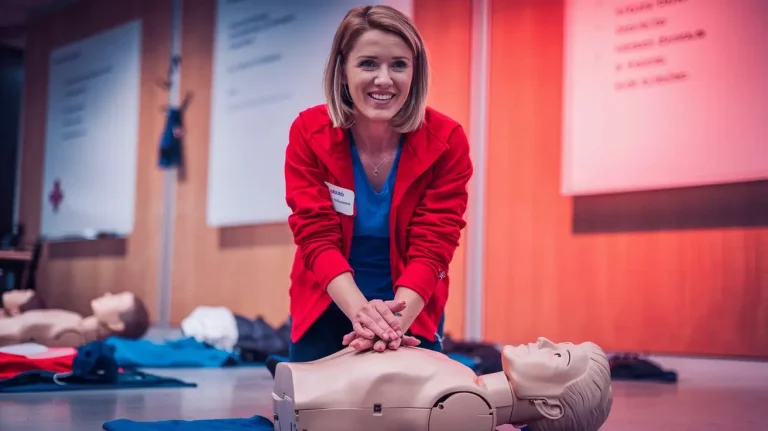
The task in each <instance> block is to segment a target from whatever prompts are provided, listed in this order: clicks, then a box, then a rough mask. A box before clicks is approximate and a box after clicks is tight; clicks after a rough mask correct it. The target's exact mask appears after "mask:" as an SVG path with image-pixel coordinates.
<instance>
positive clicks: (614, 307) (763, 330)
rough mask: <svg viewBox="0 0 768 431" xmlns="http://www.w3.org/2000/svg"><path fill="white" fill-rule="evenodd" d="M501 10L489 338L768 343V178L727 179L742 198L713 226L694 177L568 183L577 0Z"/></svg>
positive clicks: (711, 190)
mask: <svg viewBox="0 0 768 431" xmlns="http://www.w3.org/2000/svg"><path fill="white" fill-rule="evenodd" d="M491 21H492V23H491V24H492V31H491V65H490V67H491V77H490V85H491V89H492V90H491V92H490V101H489V103H490V116H489V120H488V121H489V149H488V172H487V175H488V177H487V178H488V179H487V184H488V195H487V205H488V206H487V210H486V214H487V220H486V223H487V238H486V241H487V242H486V253H485V254H486V256H487V261H486V283H487V284H486V286H485V289H486V292H487V293H486V297H485V316H484V325H485V328H486V330H485V336H486V339H488V340H490V341H494V342H503V343H521V342H528V341H530V340H534V339H535V338H536V337H538V336H546V337H549V338H551V339H553V340H561V341H581V340H593V341H595V342H597V343H599V344H601V345H602V346H603V347H604V348H606V349H609V350H622V351H639V352H659V353H689V354H705V355H726V356H750V357H768V229H767V228H766V224H765V223H764V220H765V214H768V208H766V206H765V199H764V198H760V196H765V195H766V193H768V184H767V183H756V184H749V185H732V186H727V189H728V190H729V191H728V192H726V194H730V195H731V196H735V199H737V200H738V202H733V201H732V200H731V202H730V204H729V205H730V206H728V207H727V208H725V211H722V208H721V211H715V210H711V213H710V214H706V215H703V216H701V217H698V218H703V219H708V221H707V222H706V223H702V225H700V226H695V220H696V219H697V215H696V214H692V213H689V212H687V211H686V206H689V207H691V205H689V204H690V202H687V200H689V199H684V198H682V197H681V191H672V190H670V191H661V192H652V193H642V194H628V195H615V196H601V197H598V198H595V199H575V200H572V199H569V198H566V197H563V196H561V195H560V191H559V184H560V155H561V139H560V133H561V130H562V128H561V123H562V115H561V108H562V102H561V92H562V54H563V44H562V37H563V1H562V0H547V1H541V0H492V12H491ZM722 188H723V187H703V188H698V189H696V190H695V191H683V193H689V192H690V193H689V194H688V195H687V196H688V197H689V198H690V199H693V200H696V201H697V202H698V204H697V205H698V207H702V208H706V207H707V206H708V205H717V204H718V201H721V200H723V199H724V198H723V192H722ZM697 205H693V207H696V206H697ZM646 207H653V208H656V209H659V208H663V209H665V211H666V213H665V214H664V216H663V218H664V220H663V222H660V223H650V222H648V221H645V222H644V221H643V215H649V216H650V215H651V214H649V213H644V211H646V210H645V208H646ZM606 208H611V209H613V210H614V216H615V217H624V218H625V220H631V219H633V218H634V219H636V222H637V223H635V225H636V226H631V223H629V224H628V223H624V225H623V226H618V228H617V225H622V223H616V222H615V221H614V220H609V219H607V218H604V219H602V220H601V219H600V217H605V216H606V214H608V213H610V211H609V212H606V211H605V209H606ZM590 212H591V213H592V216H593V220H592V222H591V223H590V222H585V221H584V220H583V218H585V217H589V213H590ZM718 212H719V213H721V215H720V216H717V217H719V220H720V226H719V227H718V225H717V224H716V223H715V224H713V223H712V220H711V219H712V218H713V217H712V213H718ZM761 212H762V216H761ZM734 213H735V215H736V216H737V217H735V218H734V217H733V215H734ZM609 216H610V214H609ZM653 217H654V219H658V218H659V217H658V214H656V215H653ZM717 217H716V218H717ZM579 220H580V221H579ZM737 220H741V221H742V222H741V223H740V222H738V221H737ZM760 220H762V221H763V222H760ZM643 223H645V226H641V225H642V224H643ZM576 225H578V226H589V228H588V229H582V230H581V231H579V232H574V230H575V229H574V227H575V226H576ZM601 225H602V227H603V228H602V229H601V228H600V227H601ZM692 225H693V226H692Z"/></svg>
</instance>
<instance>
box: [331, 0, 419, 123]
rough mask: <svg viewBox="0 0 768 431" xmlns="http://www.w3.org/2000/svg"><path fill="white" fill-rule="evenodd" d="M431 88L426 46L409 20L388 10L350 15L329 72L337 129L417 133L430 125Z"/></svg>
mask: <svg viewBox="0 0 768 431" xmlns="http://www.w3.org/2000/svg"><path fill="white" fill-rule="evenodd" d="M428 83H429V63H428V61H427V54H426V50H425V48H424V42H423V41H422V38H421V36H420V35H419V32H418V30H417V29H416V27H415V26H414V25H413V22H411V20H410V19H409V18H408V17H407V16H406V15H404V14H403V13H402V12H400V11H398V10H397V9H395V8H392V7H390V6H384V5H377V6H365V7H355V8H353V9H351V10H350V11H349V12H348V13H347V15H346V16H345V17H344V19H343V20H342V22H341V24H340V25H339V27H338V29H337V30H336V35H335V37H334V39H333V45H332V46H331V52H330V55H329V57H328V62H327V64H326V68H325V77H324V88H325V96H326V102H327V105H328V113H329V114H330V116H331V119H332V120H333V124H334V126H336V127H350V126H351V125H352V124H353V123H355V122H360V123H362V122H366V123H389V124H391V126H392V127H394V129H395V130H397V131H398V132H400V133H408V132H411V131H413V130H416V129H417V128H418V127H419V126H420V125H421V123H422V121H423V119H424V112H425V109H426V101H427V90H428Z"/></svg>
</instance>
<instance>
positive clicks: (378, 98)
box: [368, 93, 394, 100]
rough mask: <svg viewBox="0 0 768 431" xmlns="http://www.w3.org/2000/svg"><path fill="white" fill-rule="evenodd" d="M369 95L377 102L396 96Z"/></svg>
mask: <svg viewBox="0 0 768 431" xmlns="http://www.w3.org/2000/svg"><path fill="white" fill-rule="evenodd" d="M368 95H369V96H371V97H372V98H374V99H376V100H389V99H391V98H392V97H393V96H394V95H393V94H375V93H369V94H368Z"/></svg>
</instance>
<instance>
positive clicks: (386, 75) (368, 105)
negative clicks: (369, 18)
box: [344, 30, 413, 121]
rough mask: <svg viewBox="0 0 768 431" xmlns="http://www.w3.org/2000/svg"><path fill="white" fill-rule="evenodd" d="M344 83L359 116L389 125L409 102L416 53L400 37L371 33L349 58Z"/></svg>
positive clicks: (351, 52)
mask: <svg viewBox="0 0 768 431" xmlns="http://www.w3.org/2000/svg"><path fill="white" fill-rule="evenodd" d="M344 81H345V82H344V83H345V84H346V85H347V87H348V89H349V95H350V96H351V97H352V102H353V105H354V107H355V111H356V115H358V116H362V117H364V118H366V119H368V120H371V121H389V120H391V119H392V117H394V116H395V114H397V112H398V111H400V108H402V107H403V105H404V104H405V102H406V101H407V100H408V95H409V94H410V90H411V82H412V81H413V53H412V52H411V50H410V48H408V45H407V44H406V43H405V41H403V39H402V38H400V37H399V36H397V35H395V34H393V33H388V32H384V31H380V30H368V31H366V32H365V33H363V34H362V35H361V36H360V38H359V39H358V40H357V42H356V43H355V45H354V48H353V49H352V50H351V51H350V53H349V55H348V56H347V60H346V64H345V67H344Z"/></svg>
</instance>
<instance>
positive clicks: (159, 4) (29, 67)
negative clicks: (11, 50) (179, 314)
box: [19, 0, 171, 317]
mask: <svg viewBox="0 0 768 431" xmlns="http://www.w3.org/2000/svg"><path fill="white" fill-rule="evenodd" d="M170 6H171V4H170V1H169V0H132V1H120V2H112V1H109V2H104V1H99V0H84V1H81V2H79V3H77V4H75V5H74V6H71V7H69V8H67V9H65V10H63V11H61V12H58V13H56V14H54V15H50V16H47V17H45V18H43V19H41V20H40V21H37V22H35V23H33V24H32V26H31V29H30V35H29V38H28V42H27V51H26V55H25V56H26V63H25V68H26V76H25V84H24V104H25V106H24V113H25V115H24V121H23V124H22V128H23V144H22V145H23V147H22V155H21V196H20V204H19V206H20V209H19V217H20V220H21V221H22V222H23V223H24V224H25V225H26V226H27V235H28V239H30V240H31V239H34V238H36V237H37V236H38V235H39V232H40V205H41V201H42V193H43V190H44V185H43V184H42V178H43V164H44V156H43V150H44V148H45V126H46V111H47V90H48V57H49V53H50V51H51V50H52V49H55V48H56V47H58V46H61V45H63V44H66V43H70V42H73V41H76V40H78V39H81V38H84V37H88V36H90V35H92V34H95V33H98V32H101V31H103V30H107V29H109V28H111V27H114V26H117V25H120V24H122V23H124V22H127V21H130V20H133V19H136V18H141V19H142V20H143V34H142V60H141V73H142V78H143V79H142V84H141V102H140V106H141V115H140V119H139V154H138V157H139V164H138V170H139V173H140V175H139V176H138V180H137V184H136V187H137V195H136V202H137V207H136V224H135V227H134V232H133V233H132V234H131V235H130V236H129V237H128V238H127V239H125V240H98V241H87V242H68V243H53V244H49V245H48V246H47V247H46V249H45V250H44V254H43V259H42V261H41V262H40V268H39V270H38V290H39V291H40V292H41V294H42V295H43V296H44V297H45V298H46V301H47V302H48V303H49V305H50V306H53V307H65V308H69V309H72V310H75V311H78V312H81V313H88V312H89V305H88V303H89V301H90V300H91V299H93V298H94V297H96V296H99V295H101V294H102V293H104V292H107V291H112V292H118V291H123V290H131V291H133V292H135V293H137V294H138V295H139V296H140V297H142V298H143V299H144V300H145V302H146V303H147V307H148V308H149V310H150V313H151V316H152V317H154V316H155V301H156V287H155V286H156V285H157V260H158V247H159V245H158V238H159V236H160V235H159V226H160V209H161V197H162V196H161V192H162V174H161V172H159V170H158V169H157V168H156V167H155V166H156V160H157V142H158V137H159V136H160V133H161V131H162V128H163V122H164V117H163V114H162V112H161V111H160V108H161V107H162V106H163V105H164V104H166V103H167V100H168V96H167V94H166V93H164V92H163V91H162V90H161V89H160V88H159V87H157V85H156V84H155V82H156V80H157V79H158V78H162V77H164V76H165V73H166V71H167V69H168V58H169V55H170V22H171V8H170Z"/></svg>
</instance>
